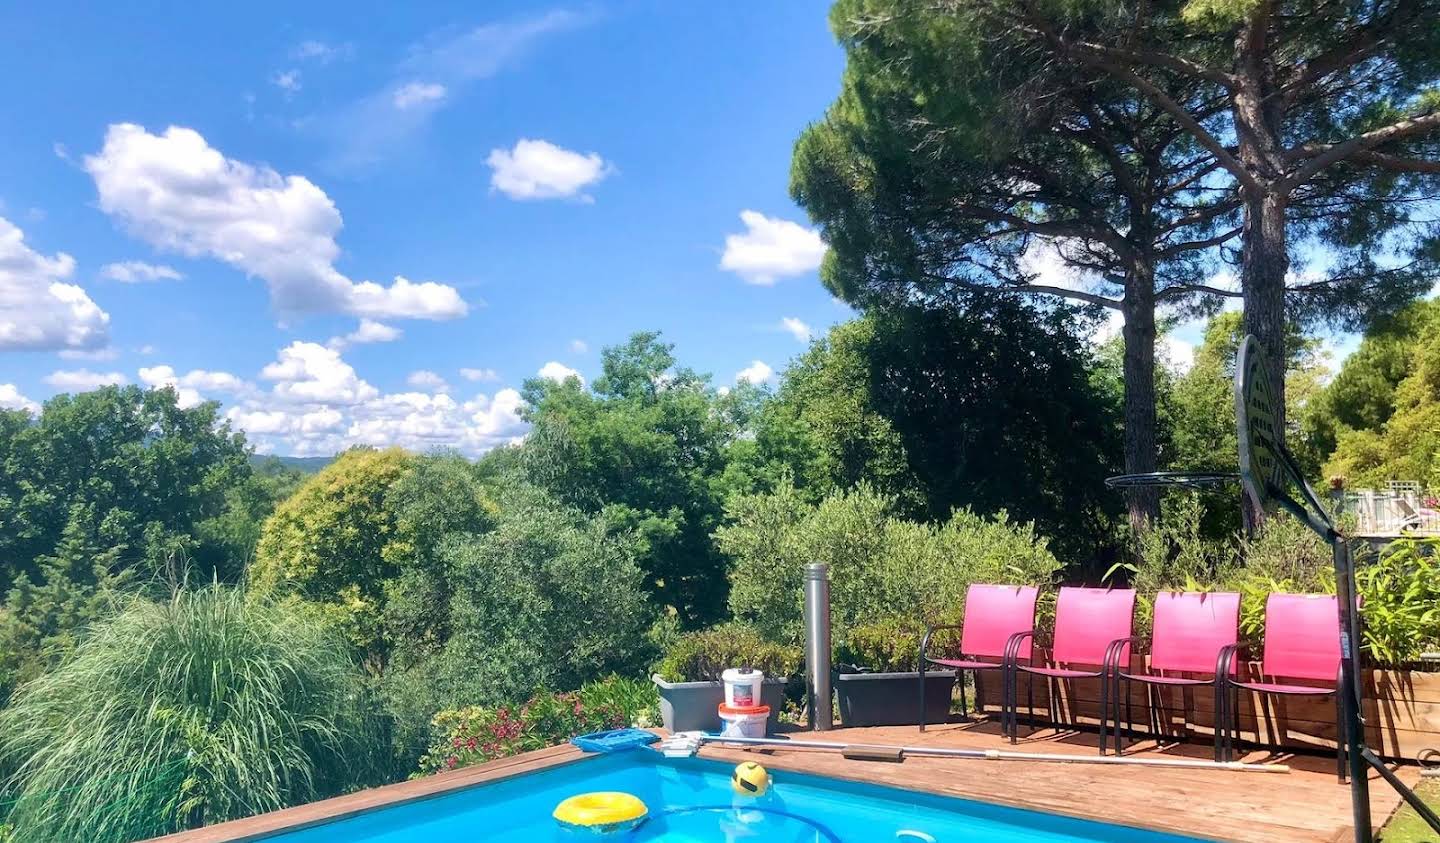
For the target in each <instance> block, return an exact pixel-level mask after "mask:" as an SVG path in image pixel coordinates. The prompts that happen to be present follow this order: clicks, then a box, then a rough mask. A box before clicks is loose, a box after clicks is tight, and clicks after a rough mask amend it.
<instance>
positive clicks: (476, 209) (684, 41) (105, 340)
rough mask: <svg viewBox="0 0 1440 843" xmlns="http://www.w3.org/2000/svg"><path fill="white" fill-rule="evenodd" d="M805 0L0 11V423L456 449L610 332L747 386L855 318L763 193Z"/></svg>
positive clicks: (798, 90)
mask: <svg viewBox="0 0 1440 843" xmlns="http://www.w3.org/2000/svg"><path fill="white" fill-rule="evenodd" d="M828 6H829V3H828V0H786V2H784V3H763V2H758V0H750V1H749V2H734V3H711V4H698V3H683V2H678V1H677V2H660V0H608V1H607V2H596V3H593V4H589V5H549V4H541V3H519V2H491V3H486V4H483V6H482V4H475V3H458V2H456V3H426V4H380V3H372V4H355V3H346V4H339V3H308V4H279V3H263V2H262V3H251V4H243V5H238V6H237V5H231V6H229V7H225V6H219V5H213V4H178V3H177V4H159V3H135V4H127V5H125V6H124V7H123V10H122V8H121V7H119V6H114V5H113V4H112V6H110V7H105V6H100V7H95V8H81V7H79V6H78V5H73V4H69V3H63V2H56V3H48V4H25V5H23V6H21V5H19V4H11V5H10V6H8V7H3V8H0V31H4V32H6V33H7V47H8V49H7V50H6V51H4V52H3V53H0V79H3V80H4V81H3V82H0V85H3V97H0V102H3V103H5V105H4V106H3V109H4V110H3V111H0V117H3V120H4V126H5V131H3V132H0V406H5V407H23V408H27V409H32V410H33V409H36V408H37V407H38V404H39V402H41V401H43V400H45V399H46V398H48V397H50V396H51V395H54V394H56V393H58V392H66V391H77V390H82V389H87V388H93V387H94V386H96V385H99V384H101V383H113V382H125V383H137V384H141V385H151V386H154V385H160V384H170V385H174V386H175V387H176V388H177V389H178V390H179V392H180V395H181V399H182V401H183V402H185V403H187V404H189V403H194V402H198V401H201V400H217V401H220V402H222V404H223V406H224V409H225V412H226V414H227V416H228V418H229V419H230V420H231V421H232V422H233V423H234V424H235V425H236V426H237V427H238V428H241V429H243V430H245V431H246V432H247V434H248V435H249V437H250V439H251V441H252V442H254V443H255V444H256V445H257V447H258V448H259V449H260V450H261V451H264V452H271V453H281V454H330V453H333V452H334V451H336V450H337V449H340V448H343V447H346V446H348V445H351V444H357V443H366V444H377V445H384V444H399V445H403V446H406V447H411V448H417V449H428V448H432V447H456V448H459V449H461V450H464V451H466V452H468V453H479V452H481V451H484V450H486V449H488V448H490V447H493V446H494V445H496V444H500V443H504V442H508V441H513V440H515V439H516V438H517V437H519V436H522V435H523V434H524V432H525V426H524V424H523V423H522V422H521V421H520V419H519V418H518V415H517V410H518V408H519V401H520V399H519V394H518V392H517V391H516V390H517V389H518V388H519V386H520V385H521V383H522V382H523V381H524V380H525V379H527V378H530V377H534V376H536V375H537V374H544V375H548V376H555V377H563V376H565V375H567V374H568V373H570V372H574V373H578V374H579V375H580V376H581V377H583V378H585V379H587V380H588V379H590V378H593V377H594V376H595V374H596V373H597V371H598V368H599V351H600V349H601V348H602V347H603V346H605V345H610V344H615V343H618V342H622V341H623V340H624V339H625V338H626V337H627V336H628V335H629V334H630V333H632V332H634V331H638V330H661V331H663V332H664V334H665V337H666V338H667V339H668V340H670V341H672V342H674V343H675V344H676V346H677V353H678V355H679V357H680V359H681V361H682V362H683V363H684V364H686V365H689V366H691V367H694V368H697V369H699V370H701V371H705V372H709V373H711V374H712V375H713V376H714V380H715V383H716V385H718V386H723V385H728V384H731V383H734V382H735V381H736V380H737V378H740V377H746V378H749V379H751V380H755V381H771V382H773V380H774V378H775V373H776V372H778V371H779V370H782V369H783V368H784V366H785V364H786V363H787V361H789V360H790V359H791V358H792V357H793V356H794V355H796V354H798V353H799V352H801V351H802V350H803V349H804V348H805V342H806V340H807V339H808V338H809V337H810V336H811V335H819V334H821V333H823V332H824V331H825V330H826V329H827V328H829V327H830V326H831V325H833V324H834V323H836V322H838V321H840V320H843V319H846V318H848V317H849V316H851V315H852V314H851V312H850V311H849V310H848V309H847V308H845V307H844V306H842V305H839V304H838V303H836V302H835V301H834V300H832V299H831V297H830V296H829V295H828V294H827V293H826V292H825V291H824V289H823V288H822V287H821V285H820V284H819V283H818V280H817V278H816V272H815V269H816V267H817V265H818V263H819V260H820V257H821V255H822V254H823V244H822V243H821V242H820V240H819V237H818V234H817V232H815V231H814V230H813V229H812V228H810V227H809V224H808V222H807V220H806V218H805V215H804V213H803V212H802V211H801V210H800V209H798V208H797V207H796V206H795V205H794V203H792V202H791V201H790V199H789V196H788V192H787V182H788V174H789V166H790V152H791V148H792V145H793V143H794V140H795V138H796V136H797V135H798V134H799V132H800V131H801V130H802V129H803V128H804V126H805V125H806V124H807V123H809V122H810V121H812V120H815V119H817V118H819V117H820V116H821V115H822V114H823V112H824V110H825V108H826V106H827V105H828V104H829V103H830V102H831V101H832V99H833V98H834V96H835V94H836V93H837V91H838V89H839V84H840V76H841V72H842V70H843V67H844V57H843V54H842V52H841V51H840V49H839V47H838V46H837V45H836V44H835V42H834V40H833V38H832V37H831V35H830V32H829V30H828V27H827V22H826V18H827V12H828ZM1035 269H1036V270H1037V271H1039V272H1041V273H1043V274H1045V275H1046V277H1045V278H1044V279H1043V280H1045V281H1047V282H1049V283H1062V284H1064V283H1083V282H1081V281H1077V280H1075V278H1074V277H1073V276H1071V277H1067V276H1066V273H1065V272H1064V270H1063V268H1062V267H1060V266H1059V265H1058V264H1057V263H1056V262H1055V261H1053V260H1052V261H1049V262H1048V263H1047V261H1046V259H1045V256H1044V254H1043V252H1037V255H1036V265H1035ZM1116 330H1118V325H1117V324H1115V322H1114V319H1112V320H1111V322H1110V323H1109V324H1107V325H1105V326H1102V328H1101V331H1100V336H1105V335H1107V334H1113V332H1115V331H1116ZM1201 335H1202V326H1201V325H1199V324H1198V323H1190V324H1184V325H1180V326H1178V327H1177V328H1176V329H1175V330H1174V332H1173V333H1172V334H1171V335H1170V336H1169V337H1167V338H1165V339H1164V343H1165V345H1166V349H1165V353H1166V354H1167V355H1168V357H1169V359H1170V360H1171V361H1172V362H1173V363H1175V364H1176V365H1178V366H1180V367H1182V368H1183V367H1184V366H1185V365H1186V364H1187V361H1188V359H1189V357H1190V355H1191V354H1192V353H1193V346H1194V345H1195V344H1198V342H1199V341H1200V338H1201ZM1330 339H1331V341H1332V344H1333V345H1334V346H1335V347H1336V351H1337V353H1336V354H1335V355H1334V357H1333V358H1332V359H1333V360H1335V361H1338V360H1339V359H1341V358H1342V357H1343V356H1344V354H1346V353H1348V351H1349V350H1352V349H1353V347H1354V344H1355V341H1356V338H1355V337H1353V336H1352V337H1345V336H1336V337H1331V338H1330ZM1332 365H1333V364H1332Z"/></svg>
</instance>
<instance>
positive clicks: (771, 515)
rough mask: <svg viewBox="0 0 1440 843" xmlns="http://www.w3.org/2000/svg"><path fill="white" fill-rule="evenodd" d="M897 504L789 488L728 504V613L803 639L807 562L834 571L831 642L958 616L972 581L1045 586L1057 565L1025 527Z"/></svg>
mask: <svg viewBox="0 0 1440 843" xmlns="http://www.w3.org/2000/svg"><path fill="white" fill-rule="evenodd" d="M894 507H895V501H894V499H893V498H889V497H886V496H884V495H880V494H877V493H875V492H874V491H873V490H871V489H870V488H869V487H867V486H865V485H864V484H861V485H859V486H857V487H855V489H853V490H851V491H849V492H844V493H839V494H834V495H831V496H829V497H827V498H826V499H825V500H823V501H822V502H821V503H820V504H819V505H816V506H812V505H810V504H807V503H806V502H805V501H804V500H803V498H802V497H801V496H800V495H799V494H798V493H797V492H796V490H795V489H794V487H793V486H791V485H790V484H789V483H788V482H782V483H781V484H780V485H779V487H778V488H777V489H776V490H775V491H774V492H772V493H768V494H759V495H746V496H738V497H736V498H734V499H733V500H732V501H731V503H730V506H729V507H728V515H729V516H730V520H731V523H730V524H729V525H728V526H726V527H722V528H721V529H719V530H717V531H716V534H715V539H716V542H717V544H718V545H719V546H720V548H721V550H723V551H724V552H725V553H726V554H727V555H728V556H729V557H730V558H731V560H732V562H733V566H732V568H731V574H730V579H731V591H730V608H731V611H732V612H733V613H734V615H735V617H736V618H738V619H740V620H743V621H746V622H748V623H751V624H754V625H755V626H756V627H757V628H758V629H760V631H761V632H762V633H763V634H765V635H766V636H767V637H770V638H772V639H775V640H779V641H790V642H798V641H799V640H800V638H801V621H802V615H803V598H802V594H801V590H802V585H803V579H804V570H805V565H806V564H807V563H809V562H826V563H829V565H830V583H831V585H830V605H831V618H832V624H833V626H834V629H835V631H836V636H837V638H843V637H844V634H845V631H846V630H847V629H848V628H849V627H851V626H855V625H858V624H864V623H870V622H875V621H879V620H882V619H884V618H887V617H891V616H895V615H903V616H906V617H911V618H914V619H915V620H916V621H920V622H939V621H944V620H953V619H955V618H958V617H960V615H961V613H962V611H963V609H964V601H965V589H966V588H967V587H968V586H969V585H970V584H971V583H975V582H994V583H1016V584H1026V585H1042V586H1049V585H1050V584H1051V583H1052V581H1053V579H1054V576H1055V572H1056V571H1058V570H1059V569H1060V562H1059V561H1058V560H1057V559H1056V558H1055V556H1054V554H1052V553H1051V552H1050V551H1049V549H1048V548H1047V546H1046V543H1045V541H1044V540H1043V539H1041V538H1039V537H1037V536H1036V535H1035V531H1034V527H1033V525H1030V524H1024V525H1020V524H1012V523H1010V522H1009V520H1008V519H1007V518H1006V516H1005V515H1004V514H1003V513H1001V514H1000V515H999V516H997V517H996V518H994V519H987V518H983V517H981V516H979V515H976V514H974V513H972V512H969V511H966V510H959V511H956V512H955V513H954V514H953V515H952V517H951V518H950V520H948V521H946V522H944V523H941V524H922V523H916V522H912V521H906V520H903V519H901V518H898V517H896V516H895V515H894Z"/></svg>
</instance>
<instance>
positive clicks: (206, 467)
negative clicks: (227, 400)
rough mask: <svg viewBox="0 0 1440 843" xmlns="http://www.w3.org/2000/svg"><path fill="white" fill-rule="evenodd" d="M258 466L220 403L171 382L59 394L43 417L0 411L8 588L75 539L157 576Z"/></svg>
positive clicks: (1, 549) (196, 543)
mask: <svg viewBox="0 0 1440 843" xmlns="http://www.w3.org/2000/svg"><path fill="white" fill-rule="evenodd" d="M250 472H251V470H250V464H249V462H248V452H247V450H246V446H245V439H244V437H243V436H242V435H241V434H239V433H236V432H233V431H232V430H231V429H230V425H229V423H228V422H225V421H222V420H221V419H220V415H219V405H217V404H215V403H213V402H211V403H205V404H200V405H198V406H195V407H190V408H187V409H182V408H181V407H180V406H179V405H178V403H177V397H176V394H175V391H174V390H172V389H157V390H148V391H147V390H142V389H140V388H138V387H133V386H130V387H114V386H110V387H105V388H103V389H97V390H94V391H92V392H85V393H80V394H78V395H58V396H56V397H54V398H52V399H50V400H49V401H47V402H46V403H45V406H44V408H43V409H42V410H41V412H40V414H39V416H38V417H37V418H33V419H32V418H30V416H29V414H28V413H25V412H24V411H19V410H0V524H4V525H5V528H4V529H3V530H0V589H4V588H8V587H9V586H10V585H11V584H13V583H14V582H15V581H16V579H17V578H18V577H20V576H22V575H25V576H34V575H36V574H38V573H39V570H40V567H41V560H42V559H43V558H45V557H47V556H52V555H54V554H55V553H56V552H57V549H58V548H59V547H60V544H61V542H62V541H63V540H65V538H66V537H67V536H69V537H72V538H75V537H81V536H83V537H86V539H87V540H90V541H92V542H93V543H94V544H95V546H97V547H102V548H104V549H105V550H106V551H107V552H110V553H112V555H113V558H112V561H113V564H114V565H115V566H116V567H117V568H118V569H137V570H138V571H139V572H140V573H141V574H142V576H146V577H148V576H152V575H154V574H155V573H157V572H158V571H159V570H160V569H161V567H162V566H163V565H164V564H165V563H167V562H170V561H172V560H173V561H176V562H186V561H188V560H189V558H190V557H191V556H192V555H194V554H195V553H196V552H197V550H199V549H200V548H201V546H202V540H201V538H200V536H199V531H198V529H197V528H198V526H199V525H200V524H201V523H202V522H204V521H206V520H207V519H210V518H214V517H216V516H218V515H220V514H221V513H223V512H224V511H225V506H226V495H227V493H228V492H229V491H230V490H231V489H232V488H234V487H236V486H238V485H242V484H244V483H245V482H246V481H247V480H248V479H249V477H250ZM204 573H206V574H209V573H210V572H209V571H207V572H204Z"/></svg>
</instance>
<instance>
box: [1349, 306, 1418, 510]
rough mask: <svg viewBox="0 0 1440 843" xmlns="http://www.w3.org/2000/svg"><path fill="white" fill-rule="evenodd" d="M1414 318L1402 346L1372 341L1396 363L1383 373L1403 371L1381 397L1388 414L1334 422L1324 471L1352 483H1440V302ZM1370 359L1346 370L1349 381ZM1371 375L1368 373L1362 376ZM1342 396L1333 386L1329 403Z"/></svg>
mask: <svg viewBox="0 0 1440 843" xmlns="http://www.w3.org/2000/svg"><path fill="white" fill-rule="evenodd" d="M1413 317H1414V321H1415V322H1417V323H1420V324H1418V325H1417V326H1416V330H1415V335H1414V337H1413V339H1411V340H1409V341H1408V342H1405V343H1403V346H1401V344H1400V343H1393V344H1392V342H1393V341H1392V340H1390V339H1388V338H1383V339H1380V340H1378V341H1377V343H1376V346H1377V348H1376V356H1380V357H1382V361H1381V362H1387V361H1393V362H1395V363H1396V364H1397V365H1396V366H1395V367H1394V368H1393V369H1389V370H1388V373H1390V374H1401V375H1402V377H1401V378H1400V380H1399V381H1398V382H1397V383H1396V385H1395V388H1394V391H1393V393H1391V398H1390V401H1389V402H1386V403H1388V409H1389V414H1388V416H1386V417H1385V418H1384V419H1383V421H1381V422H1380V423H1379V424H1378V425H1375V426H1372V427H1366V428H1359V429H1352V428H1348V427H1344V426H1339V427H1338V431H1339V432H1338V434H1337V441H1336V449H1335V453H1334V454H1333V455H1332V456H1331V458H1330V461H1329V462H1328V463H1326V465H1325V471H1326V474H1327V475H1330V476H1339V477H1344V478H1345V480H1346V482H1347V484H1349V485H1354V486H1372V487H1380V486H1382V485H1383V484H1384V482H1385V481H1387V480H1419V481H1421V482H1422V483H1425V484H1426V485H1429V486H1434V487H1440V305H1436V304H1435V303H1433V302H1432V303H1427V304H1426V306H1425V307H1424V308H1417V309H1416V313H1414V314H1413ZM1367 341H1368V340H1367ZM1397 346H1401V347H1397ZM1385 352H1389V353H1388V354H1386V353H1385ZM1369 362H1370V361H1368V360H1367V361H1364V363H1365V364H1366V365H1364V368H1356V369H1352V370H1351V371H1352V372H1353V373H1354V375H1355V377H1354V378H1352V381H1353V380H1359V379H1361V377H1362V376H1363V375H1364V374H1365V373H1366V372H1370V371H1373V369H1372V367H1371V366H1370V365H1368V364H1369ZM1361 365H1362V364H1360V363H1357V364H1356V366H1357V367H1359V366H1361ZM1347 368H1350V364H1349V362H1348V361H1347ZM1343 374H1344V372H1343V371H1342V375H1343ZM1374 378H1375V375H1372V376H1370V377H1367V378H1365V380H1367V381H1368V380H1373V379H1374ZM1352 381H1347V384H1346V385H1347V386H1349V384H1350V383H1351V382H1352ZM1337 383H1338V381H1337ZM1331 389H1332V390H1335V388H1334V387H1332V388H1331ZM1342 395H1343V393H1341V392H1339V391H1338V390H1335V392H1334V394H1333V397H1332V399H1331V402H1332V405H1340V403H1341V397H1342ZM1380 415H1385V413H1384V412H1383V410H1377V411H1374V412H1373V415H1372V418H1373V417H1374V416H1380ZM1362 423H1363V422H1362Z"/></svg>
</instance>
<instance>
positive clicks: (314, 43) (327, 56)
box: [290, 38, 355, 64]
mask: <svg viewBox="0 0 1440 843" xmlns="http://www.w3.org/2000/svg"><path fill="white" fill-rule="evenodd" d="M354 51H355V47H354V45H353V44H328V43H326V42H324V41H318V40H315V39H313V38H312V39H309V40H306V41H301V42H300V43H299V44H296V45H295V49H293V50H291V51H290V57H291V58H293V59H295V60H296V61H313V62H317V63H319V64H329V63H330V62H332V61H334V60H335V59H337V58H345V57H348V56H349V55H350V54H351V53H353V52H354Z"/></svg>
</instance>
